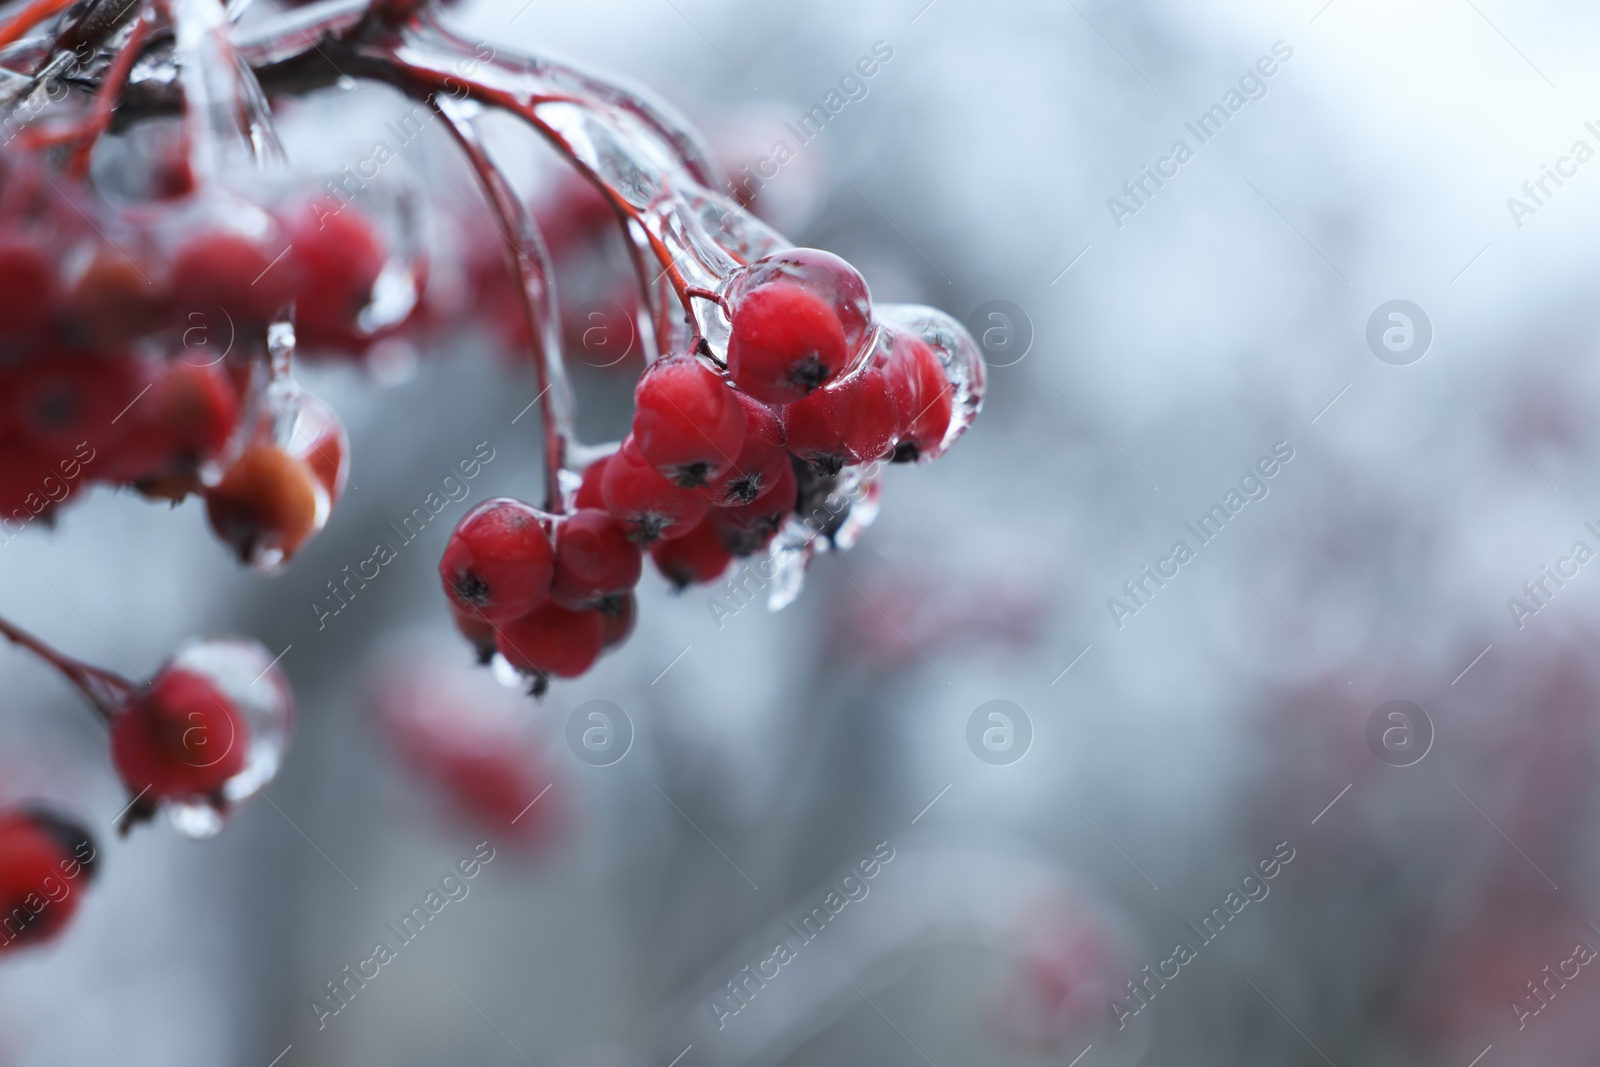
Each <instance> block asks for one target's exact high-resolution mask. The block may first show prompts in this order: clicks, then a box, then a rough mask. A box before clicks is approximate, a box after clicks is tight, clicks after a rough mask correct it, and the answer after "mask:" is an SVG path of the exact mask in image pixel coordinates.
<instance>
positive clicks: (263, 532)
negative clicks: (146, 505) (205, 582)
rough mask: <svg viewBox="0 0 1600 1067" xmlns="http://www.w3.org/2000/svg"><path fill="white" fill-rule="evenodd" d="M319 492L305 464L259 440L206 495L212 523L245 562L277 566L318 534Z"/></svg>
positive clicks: (208, 515)
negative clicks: (313, 535)
mask: <svg viewBox="0 0 1600 1067" xmlns="http://www.w3.org/2000/svg"><path fill="white" fill-rule="evenodd" d="M317 489H318V484H317V480H316V478H315V476H314V475H313V474H312V472H311V469H310V468H309V467H307V466H306V464H305V463H304V461H302V460H300V459H298V458H297V457H295V456H292V455H290V454H289V453H288V452H286V451H284V450H283V449H282V448H279V447H278V446H277V445H276V444H274V443H273V442H271V441H269V440H259V441H256V442H255V443H253V444H251V445H248V446H247V447H246V448H245V449H244V451H243V452H241V453H239V457H238V458H237V459H235V460H234V461H233V465H232V466H230V467H229V468H228V469H227V471H226V472H225V473H224V474H223V475H222V479H221V481H219V482H218V483H217V484H216V485H214V486H212V487H211V488H209V489H207V490H206V518H208V519H209V520H210V521H211V528H212V529H213V530H214V531H216V534H217V536H218V537H220V538H222V540H223V541H225V542H227V543H228V544H229V545H231V546H232V547H233V549H234V551H235V552H237V553H238V555H239V560H240V562H243V563H254V562H260V563H265V564H266V565H268V566H271V565H276V564H277V563H281V562H283V561H285V560H287V559H288V558H289V557H291V556H293V555H294V554H295V553H296V552H297V551H299V550H300V546H301V545H303V544H304V543H305V542H306V540H307V539H309V538H310V537H311V535H312V534H314V533H316V531H317Z"/></svg>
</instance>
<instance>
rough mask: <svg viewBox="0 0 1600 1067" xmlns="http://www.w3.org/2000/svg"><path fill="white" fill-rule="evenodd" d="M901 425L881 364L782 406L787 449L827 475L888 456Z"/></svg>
mask: <svg viewBox="0 0 1600 1067" xmlns="http://www.w3.org/2000/svg"><path fill="white" fill-rule="evenodd" d="M898 423H899V415H898V413H897V411H896V409H895V400H894V393H893V392H892V391H891V390H890V388H889V378H888V375H886V374H885V373H884V372H883V369H882V368H881V367H865V368H863V369H862V370H860V371H858V372H857V373H855V374H852V375H851V376H850V377H848V378H845V379H844V380H842V381H839V382H835V383H834V384H832V385H830V386H828V387H827V388H826V389H818V390H817V391H816V392H814V393H812V394H811V395H810V396H808V397H806V398H805V399H804V400H801V401H799V402H797V403H794V404H790V405H789V406H788V407H786V408H784V409H783V428H784V432H785V433H786V434H787V435H788V440H789V451H790V452H792V453H794V454H795V455H796V456H799V457H800V458H801V459H803V460H806V461H807V462H809V463H810V464H811V465H812V466H814V467H816V468H817V470H818V471H820V472H821V473H823V474H825V475H834V474H838V473H839V471H840V470H841V469H843V467H844V466H845V465H846V464H849V463H866V462H868V461H870V460H874V459H878V458H879V457H880V456H882V455H884V453H886V452H887V451H888V450H889V447H890V445H891V444H892V443H893V441H894V436H895V431H896V430H897V429H898Z"/></svg>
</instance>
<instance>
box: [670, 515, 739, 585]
mask: <svg viewBox="0 0 1600 1067" xmlns="http://www.w3.org/2000/svg"><path fill="white" fill-rule="evenodd" d="M650 558H651V560H653V561H654V562H655V565H656V569H657V570H659V571H660V572H661V575H662V577H664V578H666V579H667V581H669V582H671V583H672V584H673V586H674V587H675V588H677V589H680V590H681V589H686V588H688V587H689V586H691V585H697V584H702V583H705V582H714V581H716V580H717V579H718V578H720V577H721V576H722V572H723V571H725V570H727V569H728V564H729V563H732V562H733V553H731V552H729V551H728V548H727V546H726V545H725V544H724V543H723V540H722V535H721V533H720V532H719V531H718V529H717V525H716V522H715V520H714V519H712V518H710V517H707V518H705V519H702V520H701V522H700V524H699V525H698V526H696V527H695V528H694V529H693V530H690V531H689V533H688V535H687V536H685V537H680V538H678V539H677V540H675V541H657V542H656V543H655V544H653V545H651V546H650Z"/></svg>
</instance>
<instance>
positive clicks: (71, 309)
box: [62, 245, 169, 346]
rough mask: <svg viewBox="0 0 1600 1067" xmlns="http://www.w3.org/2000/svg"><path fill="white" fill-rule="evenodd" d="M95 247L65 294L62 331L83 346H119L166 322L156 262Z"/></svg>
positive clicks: (165, 309)
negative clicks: (70, 288)
mask: <svg viewBox="0 0 1600 1067" xmlns="http://www.w3.org/2000/svg"><path fill="white" fill-rule="evenodd" d="M136 255H137V253H133V254H130V253H128V252H126V251H124V250H122V249H118V248H114V247H112V246H110V245H100V246H99V247H97V248H96V249H95V251H94V256H93V258H91V259H90V260H89V262H88V265H87V266H85V267H84V268H83V272H82V273H81V274H79V275H78V277H77V280H76V281H75V282H74V283H73V286H72V291H71V292H70V293H69V294H68V295H67V299H66V314H65V316H63V322H62V328H63V331H64V332H70V334H71V335H72V336H73V337H74V339H76V340H79V341H81V342H82V343H84V344H93V345H98V346H106V345H118V344H124V343H126V342H128V341H131V340H133V339H134V338H136V337H142V336H144V335H145V334H149V333H154V332H155V331H156V330H158V329H160V328H161V327H162V326H164V325H166V323H167V316H168V314H169V308H168V305H167V296H168V294H167V291H166V288H165V286H164V285H163V284H162V281H163V279H162V277H161V274H160V271H159V269H158V268H157V267H156V265H155V263H154V262H152V261H151V260H150V259H148V258H145V257H143V256H139V257H138V258H135V256H136Z"/></svg>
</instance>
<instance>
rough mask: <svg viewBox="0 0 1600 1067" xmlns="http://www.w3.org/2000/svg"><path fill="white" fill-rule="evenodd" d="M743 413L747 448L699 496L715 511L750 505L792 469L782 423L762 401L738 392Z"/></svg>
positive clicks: (742, 449) (736, 394)
mask: <svg viewBox="0 0 1600 1067" xmlns="http://www.w3.org/2000/svg"><path fill="white" fill-rule="evenodd" d="M733 395H734V396H736V397H738V398H739V405H740V407H742V408H743V409H744V420H745V421H744V427H745V433H744V447H743V448H741V449H740V450H739V455H738V458H737V459H736V460H735V461H734V464H733V466H731V467H729V468H728V469H727V470H725V471H723V472H722V474H720V475H718V476H717V477H715V478H712V479H711V481H710V483H709V484H707V485H706V486H705V487H704V488H703V489H701V490H700V495H701V496H702V497H703V498H705V500H707V501H708V502H710V503H711V504H713V505H714V506H716V507H737V506H738V505H740V504H748V503H750V501H752V500H755V499H756V498H757V497H759V496H761V495H762V494H763V493H765V492H767V491H768V490H770V489H771V488H772V487H773V486H774V485H777V484H778V479H779V478H781V477H782V476H783V472H784V471H786V470H788V469H789V450H788V448H787V447H786V444H785V440H784V436H783V421H782V420H781V419H779V418H778V416H777V415H776V414H775V413H774V412H773V410H772V409H771V408H769V407H767V405H765V404H763V403H762V402H761V401H759V400H756V399H754V398H753V397H748V396H746V395H745V394H743V393H740V392H737V391H735V392H734V394H733Z"/></svg>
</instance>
